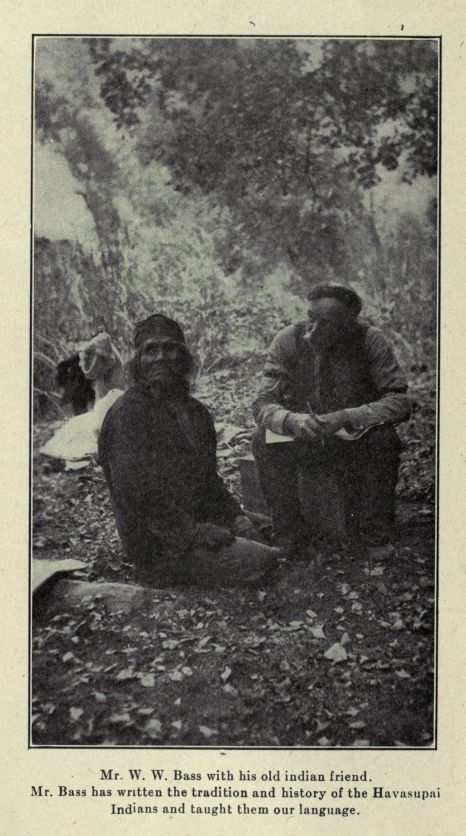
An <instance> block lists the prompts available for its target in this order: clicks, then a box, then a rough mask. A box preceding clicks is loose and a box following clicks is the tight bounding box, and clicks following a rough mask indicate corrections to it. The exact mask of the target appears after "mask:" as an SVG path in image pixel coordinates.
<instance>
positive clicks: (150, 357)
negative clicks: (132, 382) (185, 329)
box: [140, 337, 184, 383]
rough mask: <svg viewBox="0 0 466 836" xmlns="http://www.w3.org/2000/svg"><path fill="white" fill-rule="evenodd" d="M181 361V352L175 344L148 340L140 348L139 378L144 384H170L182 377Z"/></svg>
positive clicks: (152, 339) (159, 340)
mask: <svg viewBox="0 0 466 836" xmlns="http://www.w3.org/2000/svg"><path fill="white" fill-rule="evenodd" d="M183 361H184V358H183V351H182V349H181V348H180V346H179V345H178V344H177V343H176V342H173V341H172V340H167V339H163V338H162V339H160V338H156V337H154V338H149V339H147V340H145V341H144V343H143V345H142V348H141V354H140V365H141V377H142V379H143V380H145V381H146V383H156V382H164V383H170V382H172V381H174V380H176V379H179V378H180V377H182V376H183V369H184V362H183Z"/></svg>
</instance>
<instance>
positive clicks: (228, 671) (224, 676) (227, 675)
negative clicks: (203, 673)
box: [220, 665, 231, 682]
mask: <svg viewBox="0 0 466 836" xmlns="http://www.w3.org/2000/svg"><path fill="white" fill-rule="evenodd" d="M230 676H231V668H229V667H228V665H227V667H226V668H225V670H224V671H223V673H221V674H220V679H221V680H222V681H223V682H226V681H227V679H229V678H230Z"/></svg>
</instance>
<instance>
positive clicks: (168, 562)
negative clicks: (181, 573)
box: [99, 383, 241, 577]
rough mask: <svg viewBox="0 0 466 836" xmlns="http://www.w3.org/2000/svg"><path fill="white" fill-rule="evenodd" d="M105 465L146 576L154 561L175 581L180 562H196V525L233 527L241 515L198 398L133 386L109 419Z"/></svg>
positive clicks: (124, 533)
mask: <svg viewBox="0 0 466 836" xmlns="http://www.w3.org/2000/svg"><path fill="white" fill-rule="evenodd" d="M99 461H100V464H101V465H102V469H103V472H104V475H105V478H106V480H107V483H108V486H109V489H110V494H111V497H112V502H113V507H114V511H115V517H116V523H117V528H118V531H119V534H120V537H121V540H122V543H123V546H124V549H125V551H126V554H127V556H128V558H129V560H130V561H131V562H132V563H133V564H134V565H135V567H136V570H137V573H138V575H139V576H140V577H141V576H144V573H147V574H151V573H153V570H154V568H155V567H154V564H157V574H158V576H159V577H163V576H164V575H167V576H169V575H170V574H172V573H173V569H174V565H175V564H176V563H177V561H180V560H181V561H182V560H186V559H189V547H190V544H191V542H192V539H193V537H194V533H195V528H196V523H198V522H213V523H215V524H217V525H225V526H228V525H230V524H231V523H232V521H233V519H234V517H235V516H236V515H237V514H240V513H241V509H240V506H239V505H238V503H237V502H236V500H235V499H234V498H233V497H232V496H231V495H230V493H229V492H228V490H227V489H226V487H225V485H224V484H223V481H222V479H221V478H220V476H219V475H218V473H217V461H216V433H215V427H214V423H213V420H212V418H211V416H210V413H209V412H208V410H207V409H206V407H205V406H203V404H201V403H200V402H199V401H197V400H195V399H194V398H192V397H189V396H186V397H178V398H176V399H173V398H172V399H169V398H167V397H162V396H160V395H158V396H157V395H155V394H154V392H153V390H151V388H150V387H149V386H147V385H146V384H144V383H137V384H135V385H134V386H132V387H131V388H130V389H129V390H128V391H127V392H126V393H125V394H124V395H122V397H121V398H119V399H118V401H116V402H115V403H114V404H113V406H112V407H111V408H110V410H109V412H108V413H107V415H106V417H105V420H104V422H103V425H102V428H101V431H100V436H99ZM175 568H176V566H175Z"/></svg>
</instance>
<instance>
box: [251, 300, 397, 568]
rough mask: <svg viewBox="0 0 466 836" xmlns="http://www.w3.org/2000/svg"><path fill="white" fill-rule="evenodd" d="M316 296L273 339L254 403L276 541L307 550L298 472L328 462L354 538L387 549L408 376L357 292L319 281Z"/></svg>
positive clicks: (376, 551)
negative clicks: (364, 312) (283, 439)
mask: <svg viewBox="0 0 466 836" xmlns="http://www.w3.org/2000/svg"><path fill="white" fill-rule="evenodd" d="M308 299H309V300H310V307H309V318H308V320H307V321H304V322H299V323H297V324H295V325H291V326H289V327H286V328H284V329H283V330H281V331H280V332H279V333H278V334H277V335H276V337H275V339H274V340H273V342H272V344H271V347H270V349H269V354H268V358H267V362H266V366H265V377H266V381H265V383H264V387H263V390H262V391H261V393H260V394H259V396H258V398H257V399H256V401H255V403H254V405H253V412H254V418H255V421H256V423H257V425H258V429H257V431H256V434H255V437H254V440H253V450H254V455H255V458H256V462H257V466H258V471H259V478H260V482H261V485H262V489H263V492H264V495H265V497H266V499H267V502H268V504H269V507H270V509H271V513H272V519H273V527H274V532H275V542H277V543H280V544H282V545H285V544H287V545H288V546H289V547H290V548H291V549H292V550H293V549H294V548H296V549H297V551H298V553H299V552H300V549H301V544H303V543H305V542H306V540H307V539H308V538H309V526H308V525H307V524H306V523H305V522H304V520H303V517H302V514H301V508H300V499H299V492H298V473H299V471H300V470H305V469H310V470H311V471H313V472H314V473H318V472H319V469H320V472H321V473H322V468H323V469H324V472H325V471H327V472H331V473H333V475H334V480H335V482H336V483H337V484H338V485H339V487H340V489H341V490H342V491H343V495H344V498H345V508H346V520H347V530H348V533H349V536H350V538H351V539H355V540H356V541H358V542H359V543H360V544H361V543H362V545H363V547H364V548H365V549H370V550H371V553H372V555H373V556H375V557H377V556H379V557H383V556H388V555H390V554H391V553H392V551H393V546H392V545H391V544H390V540H391V537H392V524H393V520H394V511H395V487H396V482H397V478H398V464H399V453H400V442H399V439H398V436H397V434H396V432H395V429H394V426H393V425H394V424H396V423H398V422H400V421H404V420H406V419H407V418H408V417H409V412H410V408H409V401H408V397H407V394H406V392H407V384H406V380H405V377H404V375H403V373H402V371H401V370H400V368H399V366H398V363H397V361H396V359H395V356H394V354H393V351H392V349H391V347H390V345H389V343H388V342H387V340H386V339H385V337H384V335H383V334H382V332H381V331H379V330H378V329H377V328H374V327H373V326H371V325H369V324H368V323H367V322H364V321H362V320H360V319H359V313H360V311H361V301H360V299H359V297H358V295H357V294H356V293H355V292H354V291H353V290H352V289H350V288H347V287H345V286H343V285H338V284H335V285H332V284H327V285H317V286H315V287H314V288H313V289H312V290H311V292H310V294H309V296H308ZM267 430H268V431H269V432H268V433H267V434H266V431H267ZM270 431H272V432H270ZM274 434H277V435H279V436H280V435H282V436H289V437H290V439H291V443H267V442H273V441H274V440H275V441H280V439H277V438H276V436H274ZM311 522H312V521H311Z"/></svg>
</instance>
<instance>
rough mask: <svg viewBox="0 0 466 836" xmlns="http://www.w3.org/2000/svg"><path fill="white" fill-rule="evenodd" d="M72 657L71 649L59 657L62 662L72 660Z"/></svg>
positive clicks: (73, 656)
mask: <svg viewBox="0 0 466 836" xmlns="http://www.w3.org/2000/svg"><path fill="white" fill-rule="evenodd" d="M74 658H75V655H74V653H71V651H70V650H69V651H68V653H65V655H64V656H62V657H61V660H62V662H72V661H73V659H74Z"/></svg>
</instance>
